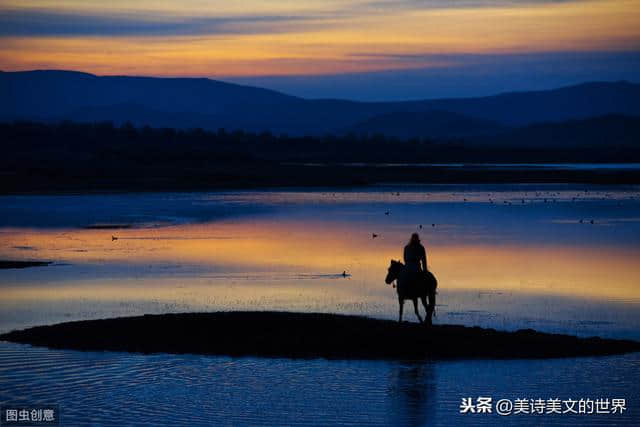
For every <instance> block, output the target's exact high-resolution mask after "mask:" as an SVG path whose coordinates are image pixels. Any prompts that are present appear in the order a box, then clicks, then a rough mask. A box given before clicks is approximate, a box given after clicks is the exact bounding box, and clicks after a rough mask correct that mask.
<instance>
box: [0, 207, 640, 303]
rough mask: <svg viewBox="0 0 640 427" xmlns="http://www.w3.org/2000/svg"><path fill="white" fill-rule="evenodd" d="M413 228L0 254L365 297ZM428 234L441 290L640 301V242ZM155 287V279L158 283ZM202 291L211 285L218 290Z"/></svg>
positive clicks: (331, 227)
mask: <svg viewBox="0 0 640 427" xmlns="http://www.w3.org/2000/svg"><path fill="white" fill-rule="evenodd" d="M410 231H411V230H392V231H388V232H386V233H384V234H381V235H380V236H378V237H377V238H375V239H374V238H373V237H372V234H371V232H370V230H367V229H366V227H365V226H361V225H358V224H351V225H349V224H345V223H335V224H333V223H328V222H326V221H325V222H313V221H304V222H295V221H287V223H286V224H285V223H278V222H276V221H267V220H252V221H229V222H216V223H207V224H198V225H180V226H172V227H162V228H139V229H124V230H84V229H73V230H33V229H32V230H25V229H5V230H4V231H3V232H2V235H3V239H2V245H1V247H0V258H2V259H45V260H52V261H55V262H58V263H71V264H74V265H87V264H99V265H102V266H107V267H108V268H113V271H114V273H116V272H118V270H119V269H121V268H123V267H122V266H123V265H124V266H127V268H129V269H131V268H133V269H135V268H141V269H142V268H146V267H147V266H149V265H151V266H153V265H166V264H169V265H176V266H196V267H198V269H197V270H194V271H195V272H193V273H191V276H189V275H188V274H187V275H186V276H182V277H181V278H180V280H179V281H178V282H176V281H172V282H171V285H170V286H167V287H166V289H164V290H163V291H162V292H163V295H164V297H166V298H170V296H171V295H172V294H171V293H172V292H182V291H176V290H175V289H173V288H172V287H173V286H175V285H176V284H179V285H180V286H185V287H187V288H197V287H198V286H200V285H202V286H208V285H209V284H211V283H222V282H224V283H228V282H230V281H233V277H231V278H229V276H224V277H222V278H220V277H218V278H217V277H216V276H215V275H213V276H212V275H211V274H209V273H208V272H210V271H216V272H222V273H225V274H226V273H237V272H246V273H247V274H249V273H250V272H272V273H274V272H280V273H282V274H285V275H284V276H282V275H281V276H278V275H275V276H264V277H262V276H261V277H258V278H257V279H256V280H254V281H252V280H246V281H243V284H242V286H241V287H239V288H238V289H236V291H237V294H236V297H237V298H239V299H245V300H246V299H249V298H256V297H257V296H258V297H259V296H260V292H261V291H260V289H262V292H263V293H265V292H270V291H267V290H266V289H267V288H265V287H262V288H261V287H260V286H258V287H257V288H256V287H255V286H253V285H255V283H265V282H268V283H269V288H270V289H271V290H273V289H274V288H277V287H278V286H280V285H282V286H283V287H282V288H281V289H280V290H281V291H282V292H284V293H285V294H286V295H287V297H288V298H289V297H292V296H293V297H295V293H296V289H299V290H300V292H301V295H302V294H304V297H305V298H307V297H308V295H309V292H318V293H319V294H318V295H324V296H325V297H327V295H328V296H331V295H332V293H333V294H334V295H338V294H339V293H344V292H348V293H354V294H357V293H361V294H362V295H363V298H373V297H374V295H375V294H378V293H380V292H384V291H385V290H386V288H385V287H383V286H382V284H383V279H384V276H385V274H386V269H387V267H388V264H389V260H390V259H392V258H394V259H399V258H400V257H401V253H402V246H403V245H404V243H405V240H406V238H407V237H408V235H409V233H410ZM430 233H435V232H431V231H425V232H424V233H423V235H424V238H425V241H426V242H428V243H427V251H428V261H429V265H430V268H431V269H432V270H433V271H434V272H435V274H436V275H437V277H438V279H439V282H440V285H439V286H440V290H478V291H488V290H500V291H510V292H522V293H533V294H545V295H568V296H574V297H584V298H596V299H598V298H604V299H615V300H625V301H640V289H639V288H638V283H640V267H638V264H637V262H636V260H637V259H638V257H639V255H640V253H639V252H640V250H638V249H635V248H633V249H630V248H606V250H605V249H603V248H600V247H593V246H558V245H554V246H528V245H526V244H514V243H509V244H504V245H497V244H496V245H492V244H488V243H483V244H474V243H469V244H450V243H448V242H447V239H446V233H445V235H443V234H440V235H438V236H437V238H436V236H435V235H432V234H430ZM441 233H442V232H441ZM112 236H113V237H116V239H115V240H114V239H113V238H112ZM46 268H55V267H46ZM108 268H107V271H108ZM155 271H158V273H155ZM155 271H154V273H153V274H157V276H158V277H156V278H155V279H153V280H146V279H145V280H144V281H143V282H144V286H138V285H135V286H134V287H130V284H131V280H128V279H117V278H113V279H110V280H100V281H99V282H100V283H99V284H100V286H95V287H91V290H90V292H91V293H92V297H98V298H105V299H117V298H118V297H119V296H120V297H126V296H128V297H130V298H139V297H140V298H143V297H144V296H145V292H147V290H146V289H148V288H147V287H148V286H152V287H153V286H155V284H158V283H160V282H161V281H162V280H163V279H164V278H163V277H162V274H163V273H162V270H161V269H156V270H155ZM342 271H347V272H348V273H349V274H351V279H350V280H349V282H348V285H345V288H343V289H340V290H338V288H336V287H335V286H333V283H334V282H329V281H328V280H330V279H327V280H324V279H322V278H320V279H319V280H303V279H300V280H299V279H297V278H296V276H295V274H311V273H314V274H315V273H319V274H327V275H331V274H334V275H336V274H340V273H342ZM294 273H295V274H294ZM286 274H289V276H287V275H286ZM291 274H294V275H291ZM114 276H117V277H120V276H122V275H120V276H118V275H115V274H114ZM125 276H126V275H125ZM8 277H16V276H7V275H6V274H2V273H1V272H0V281H2V282H5V283H7V281H8V280H10V279H8ZM265 277H266V278H265ZM77 280H80V279H78V278H75V277H74V276H73V275H72V274H71V275H70V277H69V279H68V281H67V282H68V283H69V286H66V285H65V287H64V289H57V290H56V293H57V295H58V296H56V297H55V298H73V297H74V295H75V296H78V295H79V294H87V292H88V290H87V288H86V287H83V286H78V287H76V286H75V285H73V286H72V284H73V283H75V282H76V281H77ZM82 280H87V279H86V278H84V279H82ZM253 282H255V283H253ZM167 283H168V282H167ZM76 284H77V283H76ZM138 284H139V283H138ZM30 288H31V290H29V289H30ZM36 288H38V289H42V284H40V283H37V282H33V283H31V284H28V283H27V284H25V285H24V286H21V287H19V288H18V287H11V289H10V292H11V294H12V296H13V297H15V298H21V297H25V298H26V297H27V296H28V295H30V296H35V295H36V294H33V293H32V292H36V291H35V289H36ZM240 288H243V289H247V290H246V291H242V290H240ZM312 288H313V291H312ZM74 289H75V290H74ZM172 289H173V290H172ZM249 289H250V290H249ZM256 289H257V290H256ZM285 289H286V290H285ZM157 290H158V289H157V286H156V287H155V288H154V292H155V291H157ZM201 291H202V290H199V291H197V293H200V292H201ZM6 292H9V290H8V289H5V290H3V293H5V296H7V295H8V294H7V293H6ZM202 292H204V293H205V294H207V293H209V294H211V292H214V293H215V292H220V289H217V290H208V291H202ZM36 293H37V292H36ZM21 295H22V296H21ZM41 296H42V295H41ZM156 296H158V295H157V294H156ZM43 297H44V298H46V296H43ZM164 297H163V298H164Z"/></svg>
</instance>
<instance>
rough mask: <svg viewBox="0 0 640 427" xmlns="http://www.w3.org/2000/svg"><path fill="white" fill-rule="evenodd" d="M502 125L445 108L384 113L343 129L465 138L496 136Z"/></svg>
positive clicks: (416, 135)
mask: <svg viewBox="0 0 640 427" xmlns="http://www.w3.org/2000/svg"><path fill="white" fill-rule="evenodd" d="M506 129H508V128H506V127H505V126H503V125H501V124H499V123H497V122H494V121H491V120H484V119H477V118H475V117H467V116H463V115H462V114H457V113H450V112H447V111H425V112H412V113H411V112H410V113H405V112H397V113H386V114H382V115H379V116H375V117H372V118H370V119H367V120H364V121H362V122H360V123H358V124H356V125H355V126H352V127H350V128H349V129H347V130H346V132H352V133H355V134H357V135H366V136H373V135H377V134H382V135H386V136H390V137H396V138H400V139H409V138H414V137H422V136H428V137H429V138H433V139H450V138H464V137H472V136H485V135H495V134H499V133H502V132H505V131H506Z"/></svg>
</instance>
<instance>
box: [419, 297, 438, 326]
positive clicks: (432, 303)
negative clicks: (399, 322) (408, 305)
mask: <svg viewBox="0 0 640 427" xmlns="http://www.w3.org/2000/svg"><path fill="white" fill-rule="evenodd" d="M422 302H423V303H424V298H423V300H422ZM426 308H427V323H428V324H429V325H430V324H431V318H432V317H433V311H434V310H435V308H436V291H435V289H434V290H430V291H429V305H428V306H427V307H426Z"/></svg>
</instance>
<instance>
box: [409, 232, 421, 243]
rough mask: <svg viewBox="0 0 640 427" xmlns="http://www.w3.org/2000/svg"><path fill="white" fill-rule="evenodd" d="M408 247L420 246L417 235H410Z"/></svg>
mask: <svg viewBox="0 0 640 427" xmlns="http://www.w3.org/2000/svg"><path fill="white" fill-rule="evenodd" d="M409 244H410V245H418V244H420V235H419V234H418V233H413V234H412V235H411V239H409Z"/></svg>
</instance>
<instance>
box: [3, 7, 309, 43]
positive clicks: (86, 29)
mask: <svg viewBox="0 0 640 427" xmlns="http://www.w3.org/2000/svg"><path fill="white" fill-rule="evenodd" d="M321 20H322V18H321V17H318V16H282V15H277V16H275V15H237V16H209V17H206V16H205V17H193V16H186V17H174V16H167V15H150V14H143V13H140V12H136V13H127V14H124V13H122V14H112V15H94V14H87V13H79V12H78V13H73V12H68V13H62V12H56V11H51V10H0V37H47V36H50V37H51V36H54V37H55V36H111V37H113V36H178V35H201V34H209V35H211V34H222V35H223V34H260V33H277V32H286V31H291V30H294V29H296V30H300V29H304V28H307V29H308V28H309V27H310V25H313V24H318V23H319V21H321Z"/></svg>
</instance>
